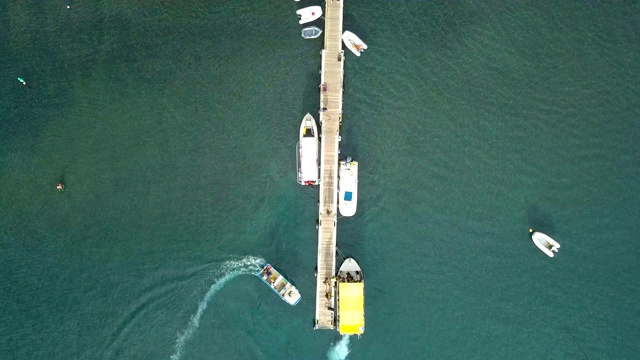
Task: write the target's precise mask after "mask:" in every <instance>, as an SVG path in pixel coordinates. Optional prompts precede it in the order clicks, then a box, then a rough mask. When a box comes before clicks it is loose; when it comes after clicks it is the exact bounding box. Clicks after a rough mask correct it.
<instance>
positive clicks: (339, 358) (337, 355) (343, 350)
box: [327, 335, 349, 360]
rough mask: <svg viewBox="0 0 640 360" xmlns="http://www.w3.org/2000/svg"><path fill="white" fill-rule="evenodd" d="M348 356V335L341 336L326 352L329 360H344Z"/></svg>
mask: <svg viewBox="0 0 640 360" xmlns="http://www.w3.org/2000/svg"><path fill="white" fill-rule="evenodd" d="M348 355H349V335H344V336H342V339H340V341H338V342H337V343H335V344H334V345H333V346H332V347H331V349H329V351H328V352H327V358H328V359H329V360H345V359H346V358H347V356H348Z"/></svg>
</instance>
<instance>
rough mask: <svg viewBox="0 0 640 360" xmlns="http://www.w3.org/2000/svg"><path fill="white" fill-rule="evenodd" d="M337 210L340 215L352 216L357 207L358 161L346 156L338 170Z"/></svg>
mask: <svg viewBox="0 0 640 360" xmlns="http://www.w3.org/2000/svg"><path fill="white" fill-rule="evenodd" d="M338 176H339V179H338V192H339V196H340V197H339V198H338V210H339V211H340V214H341V215H342V216H353V215H354V214H355V213H356V209H357V207H358V162H357V161H353V160H352V159H351V157H350V156H349V157H347V160H346V161H340V163H339V170H338Z"/></svg>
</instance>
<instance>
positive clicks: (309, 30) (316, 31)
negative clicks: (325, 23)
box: [302, 26, 322, 39]
mask: <svg viewBox="0 0 640 360" xmlns="http://www.w3.org/2000/svg"><path fill="white" fill-rule="evenodd" d="M320 34H322V30H321V29H320V28H319V27H317V26H309V27H306V28H304V29H302V37H303V38H305V39H315V38H317V37H318V36H320Z"/></svg>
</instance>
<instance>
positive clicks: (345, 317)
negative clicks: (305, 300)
mask: <svg viewBox="0 0 640 360" xmlns="http://www.w3.org/2000/svg"><path fill="white" fill-rule="evenodd" d="M338 295H339V299H338V318H339V321H340V328H339V329H338V331H339V332H340V334H341V335H360V334H363V333H364V283H362V282H359V283H339V284H338Z"/></svg>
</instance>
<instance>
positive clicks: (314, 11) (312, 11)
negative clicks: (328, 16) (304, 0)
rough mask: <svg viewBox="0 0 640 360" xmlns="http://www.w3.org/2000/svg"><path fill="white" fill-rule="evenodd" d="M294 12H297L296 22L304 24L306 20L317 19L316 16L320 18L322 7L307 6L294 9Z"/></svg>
mask: <svg viewBox="0 0 640 360" xmlns="http://www.w3.org/2000/svg"><path fill="white" fill-rule="evenodd" d="M296 14H298V22H299V23H300V24H306V23H308V22H312V21H314V20H317V19H318V18H320V16H322V7H320V6H309V7H306V8H304V9H300V10H298V11H296Z"/></svg>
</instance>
